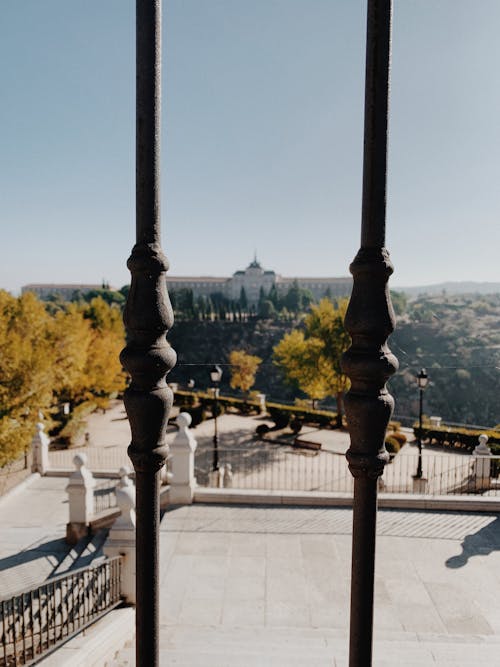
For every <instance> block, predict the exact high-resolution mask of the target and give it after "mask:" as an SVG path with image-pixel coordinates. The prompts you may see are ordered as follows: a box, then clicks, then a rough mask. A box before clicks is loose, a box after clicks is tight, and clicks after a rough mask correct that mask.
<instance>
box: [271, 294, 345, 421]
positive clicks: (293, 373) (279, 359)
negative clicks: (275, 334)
mask: <svg viewBox="0 0 500 667" xmlns="http://www.w3.org/2000/svg"><path fill="white" fill-rule="evenodd" d="M347 303H348V301H347V299H342V300H339V301H337V302H335V303H332V302H331V301H330V300H329V299H322V300H321V301H320V303H319V304H317V305H313V306H311V310H310V312H309V313H308V315H307V316H306V317H305V319H304V322H303V328H301V329H295V330H294V331H292V332H290V333H289V334H285V336H284V337H283V338H282V340H281V341H280V342H279V343H278V345H276V347H275V348H274V357H275V361H276V363H277V364H278V365H279V366H281V367H282V368H283V369H284V371H285V374H286V377H287V378H288V380H289V381H290V382H292V383H293V384H295V385H296V386H297V387H298V388H299V389H301V390H302V391H303V392H304V393H306V394H307V395H308V396H310V397H311V398H312V399H322V398H326V397H327V396H335V397H336V399H337V408H338V411H339V413H342V412H343V397H344V393H345V392H346V391H347V389H348V386H349V385H348V383H349V380H348V378H347V376H346V375H344V374H343V373H342V369H341V367H340V359H341V356H342V354H343V352H345V350H346V349H347V348H348V346H349V344H350V338H349V334H348V333H347V331H346V330H345V328H344V318H345V313H346V310H347Z"/></svg>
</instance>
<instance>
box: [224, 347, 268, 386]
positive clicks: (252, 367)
mask: <svg viewBox="0 0 500 667" xmlns="http://www.w3.org/2000/svg"><path fill="white" fill-rule="evenodd" d="M261 362H262V359H261V358H260V357H256V356H254V355H252V354H248V352H245V351H244V350H233V351H232V352H231V353H230V355H229V363H230V364H231V380H230V385H231V387H232V388H233V389H241V391H242V392H243V393H244V394H247V393H248V392H249V391H250V389H251V388H252V387H253V385H254V384H255V375H256V373H257V370H258V368H259V366H260V364H261Z"/></svg>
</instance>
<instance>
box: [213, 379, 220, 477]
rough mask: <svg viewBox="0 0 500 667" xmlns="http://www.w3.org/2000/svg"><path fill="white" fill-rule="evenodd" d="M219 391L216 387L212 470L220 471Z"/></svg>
mask: <svg viewBox="0 0 500 667" xmlns="http://www.w3.org/2000/svg"><path fill="white" fill-rule="evenodd" d="M218 393H219V389H218V388H217V387H214V440H213V442H214V448H213V461H212V470H219V435H218V433H217V411H218V406H217V398H218Z"/></svg>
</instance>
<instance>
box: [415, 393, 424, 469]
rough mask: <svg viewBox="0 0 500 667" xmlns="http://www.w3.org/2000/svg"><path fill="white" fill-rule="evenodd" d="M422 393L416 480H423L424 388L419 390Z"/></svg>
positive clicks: (419, 412) (419, 411)
mask: <svg viewBox="0 0 500 667" xmlns="http://www.w3.org/2000/svg"><path fill="white" fill-rule="evenodd" d="M419 391H420V406H419V410H418V438H417V444H418V465H417V472H416V473H415V478H416V479H422V474H423V471H422V415H423V407H424V390H423V389H422V387H420V388H419Z"/></svg>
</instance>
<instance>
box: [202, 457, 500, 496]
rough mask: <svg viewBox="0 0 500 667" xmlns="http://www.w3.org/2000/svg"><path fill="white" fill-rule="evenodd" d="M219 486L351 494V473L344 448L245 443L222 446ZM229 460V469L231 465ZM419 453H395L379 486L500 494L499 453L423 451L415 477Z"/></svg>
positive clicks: (206, 467) (205, 474) (206, 473)
mask: <svg viewBox="0 0 500 667" xmlns="http://www.w3.org/2000/svg"><path fill="white" fill-rule="evenodd" d="M219 463H220V466H221V470H222V469H224V470H225V472H226V474H225V476H224V473H223V472H222V473H221V477H222V479H221V483H220V486H224V477H225V480H226V485H230V486H232V488H235V489H252V490H262V491H324V492H333V493H345V494H352V492H353V478H352V475H351V474H350V472H349V469H348V467H347V462H346V459H345V457H344V456H343V455H341V454H335V453H333V452H328V451H321V450H320V451H307V450H302V449H294V448H292V447H286V446H280V445H266V446H264V447H255V448H247V449H241V448H240V449H225V448H223V449H221V450H220V452H219ZM227 464H229V466H230V472H229V470H228V466H227ZM417 466H418V454H416V453H415V454H413V453H405V454H398V455H397V456H395V457H394V458H393V459H392V460H391V463H389V464H387V465H386V466H385V469H384V472H383V475H382V476H381V477H380V481H379V490H380V491H381V492H383V493H419V494H426V495H450V494H454V495H468V494H483V495H488V496H500V479H499V474H500V457H498V456H488V457H475V456H471V455H467V454H455V453H449V454H436V453H435V452H432V451H425V450H424V453H423V457H422V467H423V479H422V480H416V479H414V476H415V473H416V470H417ZM211 468H212V451H211V450H210V449H208V450H205V451H200V452H199V453H198V452H197V454H196V459H195V474H196V479H197V481H198V484H200V485H201V486H210V485H211V484H212V485H213V484H214V483H216V482H214V479H213V478H212V477H211V476H210V472H211Z"/></svg>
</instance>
